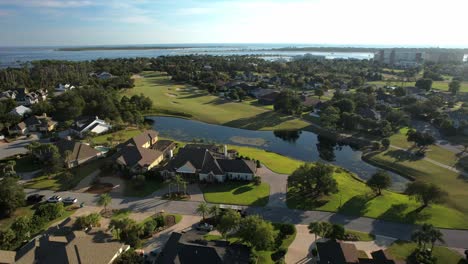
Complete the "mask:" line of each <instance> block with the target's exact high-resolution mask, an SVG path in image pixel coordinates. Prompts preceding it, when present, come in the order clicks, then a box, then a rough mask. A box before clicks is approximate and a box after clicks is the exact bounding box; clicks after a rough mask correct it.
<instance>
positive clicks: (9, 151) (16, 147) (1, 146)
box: [0, 134, 39, 160]
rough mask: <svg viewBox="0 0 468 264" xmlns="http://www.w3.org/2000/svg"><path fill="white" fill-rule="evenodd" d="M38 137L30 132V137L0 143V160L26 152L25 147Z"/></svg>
mask: <svg viewBox="0 0 468 264" xmlns="http://www.w3.org/2000/svg"><path fill="white" fill-rule="evenodd" d="M37 140H39V138H38V137H37V136H36V135H34V134H32V136H31V137H30V138H27V139H21V140H16V141H13V142H11V143H0V160H1V159H5V158H8V157H11V156H15V155H20V154H26V153H27V152H28V150H27V149H26V147H27V146H28V145H29V144H30V143H31V142H33V141H37Z"/></svg>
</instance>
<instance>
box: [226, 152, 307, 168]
mask: <svg viewBox="0 0 468 264" xmlns="http://www.w3.org/2000/svg"><path fill="white" fill-rule="evenodd" d="M229 149H235V150H237V151H238V152H239V155H242V156H244V157H249V158H251V159H256V160H260V162H261V163H262V164H264V165H265V166H266V167H268V168H269V169H270V170H272V171H274V172H277V173H282V174H291V173H292V172H293V171H294V170H296V169H297V168H298V167H299V166H301V165H302V164H303V163H304V161H300V160H295V159H292V158H289V157H285V156H282V155H279V154H277V153H274V152H268V151H265V150H263V149H258V148H252V147H243V146H235V145H229Z"/></svg>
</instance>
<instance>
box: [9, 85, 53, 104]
mask: <svg viewBox="0 0 468 264" xmlns="http://www.w3.org/2000/svg"><path fill="white" fill-rule="evenodd" d="M47 95H48V93H47V90H44V89H39V90H36V91H34V92H29V91H28V89H26V88H18V89H16V97H15V100H16V102H17V103H18V104H20V105H25V106H29V105H33V104H36V103H39V102H40V101H45V100H46V99H47Z"/></svg>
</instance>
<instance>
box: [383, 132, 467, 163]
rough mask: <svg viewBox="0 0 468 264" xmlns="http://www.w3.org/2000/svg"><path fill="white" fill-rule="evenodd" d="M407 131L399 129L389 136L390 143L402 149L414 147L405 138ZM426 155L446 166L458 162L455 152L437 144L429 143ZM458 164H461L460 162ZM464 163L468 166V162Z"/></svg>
mask: <svg viewBox="0 0 468 264" xmlns="http://www.w3.org/2000/svg"><path fill="white" fill-rule="evenodd" d="M407 132H408V128H402V129H400V131H399V132H398V133H395V134H394V135H392V136H391V137H390V144H391V145H394V146H397V147H400V148H404V149H411V148H414V144H413V143H412V142H408V140H406V138H407V136H406V133H407ZM414 151H416V149H414ZM426 157H428V158H430V159H432V160H435V161H437V162H440V163H443V164H445V165H448V166H455V165H456V164H457V163H459V158H458V157H457V154H456V153H454V152H452V151H450V150H447V149H445V148H442V147H439V146H437V145H431V146H429V147H428V148H427V150H426ZM459 165H460V166H463V165H462V164H459ZM464 165H465V166H466V167H468V164H464ZM465 166H464V167H465Z"/></svg>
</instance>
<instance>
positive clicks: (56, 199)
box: [47, 195, 63, 203]
mask: <svg viewBox="0 0 468 264" xmlns="http://www.w3.org/2000/svg"><path fill="white" fill-rule="evenodd" d="M62 200H63V198H62V196H60V195H54V196H51V197H49V198H48V199H47V202H48V203H58V202H61V201H62Z"/></svg>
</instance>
